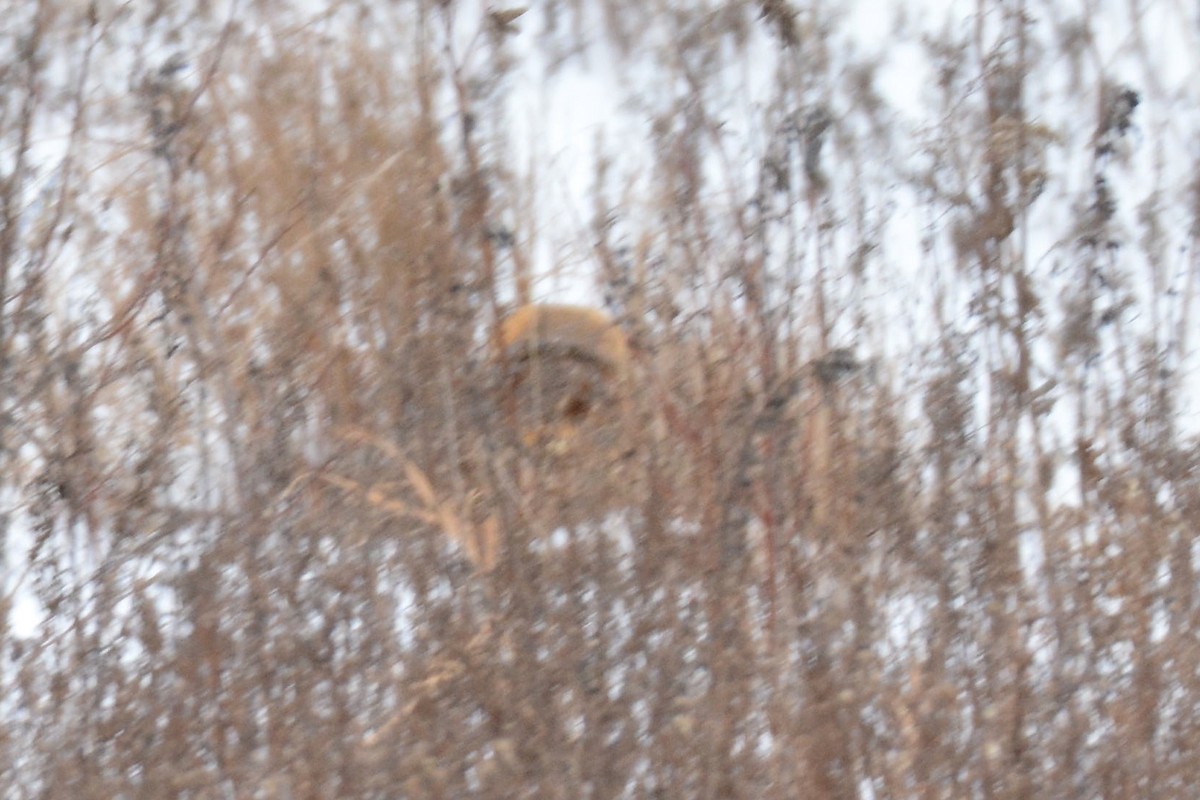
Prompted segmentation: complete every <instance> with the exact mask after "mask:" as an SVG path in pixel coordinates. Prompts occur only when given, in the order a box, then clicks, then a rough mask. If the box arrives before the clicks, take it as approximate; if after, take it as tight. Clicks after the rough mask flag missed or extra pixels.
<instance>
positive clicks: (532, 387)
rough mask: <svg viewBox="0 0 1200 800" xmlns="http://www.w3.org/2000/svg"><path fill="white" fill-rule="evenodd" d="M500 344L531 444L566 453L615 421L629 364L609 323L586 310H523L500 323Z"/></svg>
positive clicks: (622, 339)
mask: <svg viewBox="0 0 1200 800" xmlns="http://www.w3.org/2000/svg"><path fill="white" fill-rule="evenodd" d="M499 340H500V342H499V344H500V349H501V355H502V360H503V362H504V363H505V364H506V366H507V368H508V370H509V375H508V379H509V381H508V385H509V387H510V388H511V390H512V391H513V392H514V394H515V400H516V409H517V413H518V415H519V418H520V424H521V428H522V438H523V439H524V440H525V442H526V444H532V443H534V442H535V441H540V442H543V443H544V444H547V445H550V446H562V445H563V444H564V443H565V442H567V441H570V440H572V439H574V437H575V436H576V435H577V434H578V433H580V432H582V431H585V430H586V431H596V430H598V429H600V428H602V427H605V426H607V425H609V424H610V423H611V422H613V421H614V420H615V415H616V413H617V409H618V407H619V406H620V403H621V401H622V400H623V398H624V397H625V392H626V390H627V388H628V380H629V372H630V366H631V358H630V349H629V341H628V339H627V338H626V336H625V333H624V331H622V330H621V328H620V327H618V325H617V324H616V322H615V321H614V320H613V318H612V317H611V316H609V315H608V314H606V313H604V312H603V311H600V310H599V309H595V308H589V307H587V306H575V305H559V304H548V303H546V304H529V305H524V306H521V307H519V308H517V309H516V310H515V311H513V312H512V313H511V314H509V315H508V316H507V317H505V318H504V320H502V322H501V323H500V333H499Z"/></svg>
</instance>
